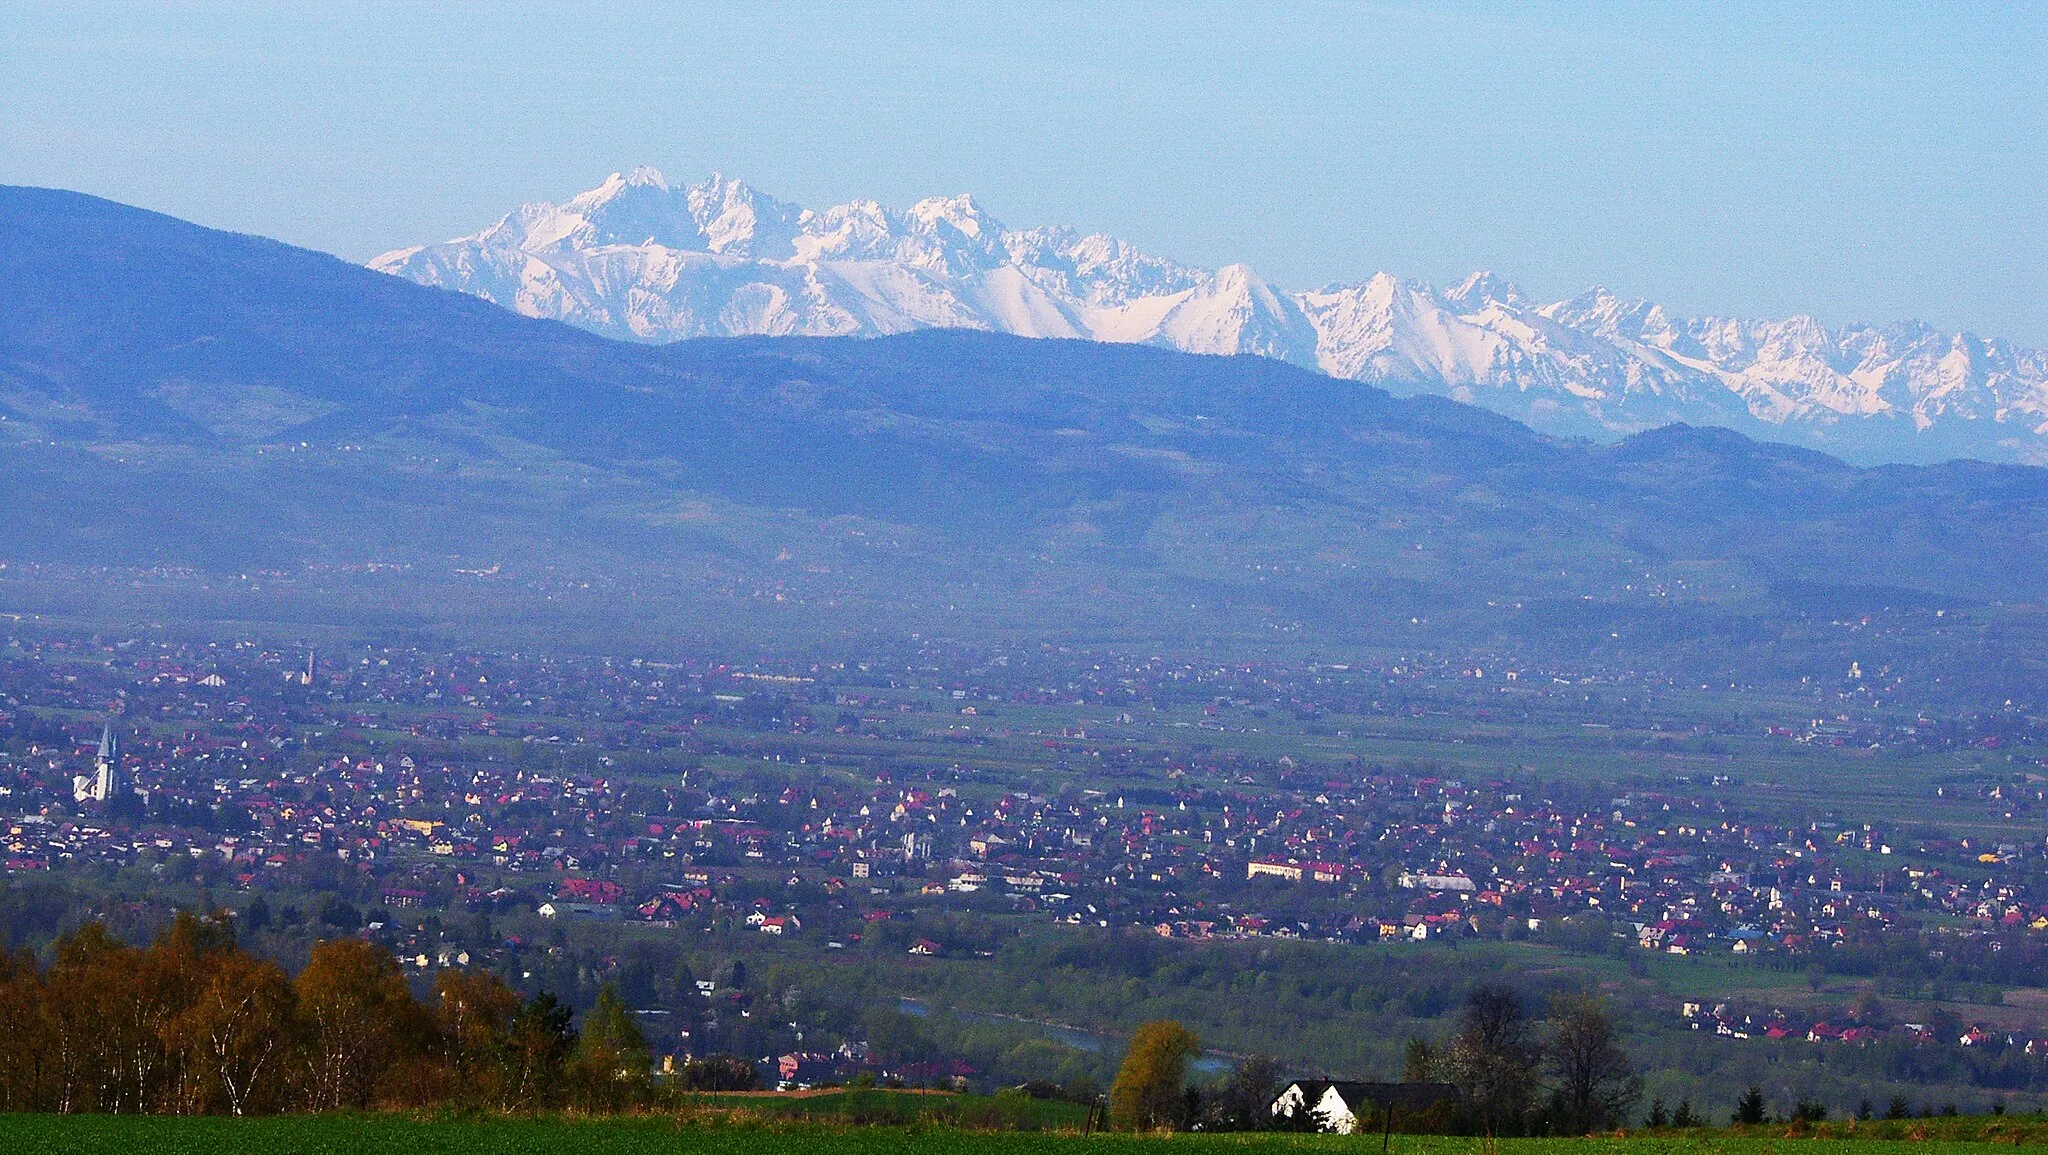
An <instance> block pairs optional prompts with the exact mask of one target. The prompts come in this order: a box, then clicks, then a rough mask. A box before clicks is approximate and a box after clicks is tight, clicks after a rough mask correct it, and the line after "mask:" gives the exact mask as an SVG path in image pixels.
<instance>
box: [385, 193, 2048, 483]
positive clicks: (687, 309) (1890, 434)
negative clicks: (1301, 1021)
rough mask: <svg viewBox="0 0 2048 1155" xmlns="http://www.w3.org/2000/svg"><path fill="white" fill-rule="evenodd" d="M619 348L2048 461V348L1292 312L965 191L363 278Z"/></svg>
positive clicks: (430, 253) (1845, 449)
mask: <svg viewBox="0 0 2048 1155" xmlns="http://www.w3.org/2000/svg"><path fill="white" fill-rule="evenodd" d="M370 267H371V268H373V269H377V270H379V271H382V272H386V273H391V274H394V275H397V276H401V277H406V278H409V279H411V280H414V281H418V282H421V283H423V284H428V285H439V286H442V287H445V288H449V289H455V290H459V291H461V292H465V293H470V294H474V295H476V296H479V297H483V298H485V299H487V300H490V301H494V302H496V303H498V304H500V305H503V306H505V307H507V308H510V309H513V310H516V311H518V312H521V313H525V314H528V315H530V316H535V317H549V318H554V319H557V320H561V321H566V322H568V323H570V324H573V325H578V326H581V327H583V328H586V329H590V330H592V331H595V332H598V333H601V334H604V335H606V336H610V337H618V338H625V339H629V340H636V341H647V342H667V341H675V340H680V339H683V338H687V337H703V336H739V335H749V334H762V335H807V336H876V335H881V334H887V333H899V332H903V331H906V330H910V329H920V328H932V327H960V328H973V329H986V330H996V331H1000V332H1006V333H1014V334H1018V335H1021V336H1028V337H1068V338H1084V339H1091V340H1097V341H1124V342H1139V343H1147V344H1156V345H1164V346H1169V347H1171V348H1175V349H1180V350H1183V351H1186V352H1191V353H1213V354H1257V355H1259V356H1264V357H1273V358H1277V359H1280V360H1283V361H1289V362H1292V363H1294V364H1297V365H1302V366H1306V367H1310V368H1315V369H1320V370H1322V371H1323V372H1325V373H1329V374H1331V375H1332V376H1336V377H1340V378H1348V379H1352V380H1359V381H1368V382H1372V383H1374V384H1377V385H1382V386H1385V387H1388V388H1391V389H1393V390H1395V391H1397V392H1402V393H1413V392H1435V393H1443V394H1447V395H1449V396H1452V397H1455V398H1457V399H1459V400H1461V401H1469V402H1472V403H1474V404H1478V405H1482V406H1485V407H1487V408H1489V409H1493V410H1495V411H1497V412H1501V413H1505V414H1507V415H1508V416H1511V417H1514V418H1517V419H1519V420H1522V421H1526V422H1528V423H1529V424H1531V425H1533V426H1535V427H1537V428H1539V429H1542V430H1545V431H1547V432H1552V433H1558V434H1564V435H1575V436H1591V437H1595V438H1599V439H1611V438H1613V437H1616V436H1619V435H1622V434H1626V433H1630V432H1634V431H1637V430H1641V429H1645V428H1650V427H1653V426H1657V425H1664V424H1668V423H1671V422H1674V421H1684V422H1688V423H1691V424H1695V425H1703V424H1711V425H1727V426H1733V427H1736V428H1740V429H1742V430H1744V431H1745V432H1748V433H1751V434H1752V435H1756V436H1762V437H1767V438H1770V439H1773V440H1780V441H1793V442H1798V443H1803V444H1810V445H1814V446H1817V447H1820V448H1824V449H1827V450H1829V451H1831V452H1835V453H1838V454H1841V455H1842V456H1845V457H1849V458H1852V459H1857V460H1864V461H1870V460H1890V461H1920V460H1936V459H1941V458H1947V457H1954V456H1970V457H1979V458H1984V459H1988V460H2004V461H2026V462H2034V463H2048V353H2044V352H2042V351H2039V350H2030V349H2018V348H2014V347H2013V346H2012V345H2010V344H2008V343H2006V342H2004V341H1998V340H1987V339H1982V338H1979V337H1976V336H1973V335H1971V334H1968V333H1944V332H1940V331H1937V330H1935V329H1934V328H1932V327H1930V326H1928V325H1925V324H1922V323H1919V322H1912V321H1908V322H1903V323H1900V324H1894V325H1884V326H1874V325H1852V326H1844V327H1840V328H1833V329H1831V328H1829V327H1827V326H1824V325H1822V324H1821V323H1820V322H1818V321H1816V320H1814V319H1813V318H1811V317H1792V318H1789V319H1785V320H1777V321H1763V320H1739V319H1730V318H1719V317H1699V318H1686V317H1676V316H1672V315H1670V314H1668V313H1667V312H1666V311H1665V310H1664V309H1663V308H1662V307H1661V306H1657V305H1653V304H1649V303H1647V302H1643V301H1629V300H1623V299H1620V298H1618V297H1616V296H1614V295H1613V294H1611V293H1609V292H1607V291H1606V290H1605V289H1598V288H1596V289H1592V290H1589V291H1587V292H1585V293H1582V294H1580V295H1579V296H1576V297H1572V298H1570V299H1568V300H1564V301H1557V302H1553V303H1548V304H1545V303H1540V302H1536V301H1532V300H1529V299H1528V298H1526V297H1524V296H1523V295H1522V294H1521V293H1520V292H1519V291H1517V290H1516V288H1515V287H1514V286H1513V285H1512V284H1509V283H1507V282H1506V281H1503V280H1501V279H1500V278H1498V277H1495V276H1494V275H1492V274H1490V273H1475V274H1473V275H1472V276H1471V277H1469V278H1467V279H1466V280H1465V281H1464V283H1463V284H1460V285H1458V286H1457V287H1456V288H1453V289H1449V290H1439V289H1435V288H1432V287H1430V286H1429V285H1426V284H1423V283H1420V282H1417V281H1410V280H1404V279H1400V278H1397V277H1394V276H1391V275H1389V274H1386V273H1380V274H1378V275H1376V276H1374V277H1372V278H1371V279H1369V280H1365V281H1361V282H1357V283H1350V284H1338V285H1330V286H1326V287H1323V288H1319V289H1314V290H1310V291H1307V292H1290V291H1287V290H1283V289H1279V288H1276V287H1274V286H1272V285H1270V284H1268V283H1266V282H1265V281H1263V280H1261V279H1260V278H1259V277H1258V276H1257V275H1256V274H1254V273H1253V272H1252V271H1251V269H1249V268H1247V267H1246V266H1244V265H1229V266H1226V267H1224V268H1221V269H1215V270H1210V269H1202V268H1194V267H1190V266H1187V265H1182V264H1178V263H1176V262H1173V261H1171V260H1167V259H1164V258H1161V257H1155V256H1151V255H1148V254H1146V253H1142V252H1139V251H1138V250H1136V249H1135V248H1133V247H1132V246H1130V245H1129V244H1126V243H1125V242H1123V241H1121V240H1118V239H1116V238H1115V237H1109V236H1104V235H1101V234H1086V235H1084V234H1082V233H1080V232H1078V231H1076V230H1074V229H1069V228H1034V229H1023V230H1015V229H1010V228H1008V227H1006V226H1004V225H1003V224H1002V223H1001V222H999V221H997V220H995V219H994V218H993V217H991V216H989V215H988V213H986V212H985V211H983V210H982V208H981V206H980V205H978V204H977V203H976V202H975V201H974V200H973V198H971V197H968V196H954V197H934V198H931V199H929V200H923V201H919V202H918V203H916V204H914V205H912V206H910V207H909V208H908V209H903V210H900V211H899V210H893V209H887V208H884V207H883V206H881V205H879V204H877V203H875V202H873V201H853V202H850V203H848V204H843V205H838V206H835V207H833V208H828V209H824V210H822V211H812V210H809V209H804V208H799V207H798V206H796V205H792V204H788V203H785V202H782V201H778V200H776V199H774V198H773V197H770V196H767V195H764V194H763V193H761V192H759V191H757V190H755V189H753V188H750V187H748V186H747V185H745V184H743V183H741V182H739V181H736V180H728V179H726V178H724V177H721V176H713V177H712V178H711V179H709V180H706V181H703V182H701V183H697V184H692V185H686V186H674V185H670V184H669V183H668V182H667V181H666V180H664V179H663V177H662V175H661V174H660V173H659V172H656V171H655V170H653V169H651V168H640V169H636V170H634V171H633V172H631V173H628V174H624V175H620V174H613V175H612V176H611V177H610V178H608V179H607V180H606V181H605V182H604V183H603V184H601V185H599V186H598V187H597V188H594V189H591V190H590V191H588V192H585V193H582V194H580V195H578V196H575V197H572V198H570V199H569V200H568V201H567V202H565V203H563V204H559V205H555V204H547V203H538V204H529V205H524V206H521V207H520V208H519V209H517V210H515V211H514V212H512V213H510V214H508V215H507V216H506V217H505V218H504V219H502V220H500V221H499V222H498V223H496V224H494V225H492V226H491V227H489V228H487V229H485V230H483V231H482V232H479V233H476V234H474V235H471V236H467V237H461V238H457V239H455V240H452V241H447V242H444V243H441V244H435V245H426V246H421V247H417V248H409V249H400V250H397V251H394V252H390V253H386V254H384V255H383V256H380V257H378V258H376V259H375V260H373V261H371V262H370Z"/></svg>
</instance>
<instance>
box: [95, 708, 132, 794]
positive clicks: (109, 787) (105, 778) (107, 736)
mask: <svg viewBox="0 0 2048 1155" xmlns="http://www.w3.org/2000/svg"><path fill="white" fill-rule="evenodd" d="M125 787H126V783H124V782H123V781H122V780H121V739H120V738H118V737H116V736H115V734H114V724H113V723H112V722H109V723H107V724H106V725H105V726H104V727H103V728H102V729H101V730H100V751H99V755H98V756H97V757H95V758H94V759H93V779H92V800H93V801H94V802H105V801H108V800H109V799H111V798H113V797H114V796H115V795H116V794H119V793H120V792H121V791H122V790H123V789H124V788H125Z"/></svg>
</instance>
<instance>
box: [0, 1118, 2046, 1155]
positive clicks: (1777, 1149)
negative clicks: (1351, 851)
mask: <svg viewBox="0 0 2048 1155" xmlns="http://www.w3.org/2000/svg"><path fill="white" fill-rule="evenodd" d="M1942 1122H1943V1123H1947V1122H1950V1121H1948V1120H1943V1121H1942ZM1997 1127H1998V1125H1992V1126H1991V1127H1983V1126H1971V1127H1970V1128H1968V1129H1967V1130H1954V1129H1949V1128H1944V1127H1940V1126H1934V1127H1928V1126H1924V1125H1917V1124H1912V1125H1906V1126H1904V1127H1900V1128H1890V1127H1887V1126H1886V1125H1882V1124H1880V1125H1876V1126H1870V1125H1866V1126H1865V1128H1864V1129H1863V1135H1864V1136H1865V1137H1863V1138H1847V1137H1843V1136H1842V1135H1841V1133H1840V1129H1839V1128H1835V1129H1832V1130H1831V1131H1829V1130H1824V1131H1823V1132H1822V1134H1823V1135H1830V1134H1831V1135H1832V1136H1833V1137H1808V1138H1792V1137H1787V1136H1784V1135H1782V1134H1778V1135H1754V1134H1753V1135H1728V1134H1722V1133H1701V1134H1698V1135H1693V1136H1683V1137H1680V1136H1665V1135H1658V1136H1634V1137H1627V1138H1614V1137H1602V1138H1590V1139H1505V1140H1501V1141H1499V1142H1498V1143H1497V1144H1493V1145H1492V1146H1493V1147H1494V1148H1496V1149H1497V1150H1498V1152H1499V1153H1500V1155H1565V1153H1566V1152H1570V1153H1571V1155H1665V1153H1666V1152H1670V1153H1672V1155H1676V1153H1678V1152H1720V1153H1726V1155H1791V1153H1794V1152H1797V1153H1801V1155H1805V1153H1811V1155H1831V1153H1833V1152H1839V1151H1845V1150H1848V1149H1851V1148H1857V1149H1864V1150H1867V1149H1868V1148H1869V1147H1870V1145H1871V1144H1872V1143H1885V1142H1898V1141H1901V1140H1910V1139H1911V1138H1912V1137H1913V1136H1915V1135H1927V1136H1929V1137H1928V1138H1926V1139H1924V1140H1922V1141H1919V1142H1913V1143H1911V1148H1912V1150H1914V1151H1916V1152H1926V1153H1927V1155H1936V1152H1938V1151H1939V1152H1948V1151H1956V1152H1976V1151H1982V1152H1987V1153H1988V1152H1989V1151H1991V1149H1992V1148H1993V1147H1995V1146H2007V1147H2010V1146H2012V1145H2014V1143H2015V1141H2016V1140H2021V1139H2023V1140H2025V1141H2027V1142H2030V1143H2040V1142H2044V1141H2048V1128H2044V1127H2042V1125H2041V1124H2040V1121H2039V1120H2031V1121H2028V1122H2026V1123H2024V1124H2023V1123H2021V1122H2020V1121H2018V1120H2014V1121H2012V1122H2011V1123H2009V1124H2006V1125H2005V1127H2004V1129H2003V1130H2000V1129H1997ZM1950 1134H1973V1135H1977V1136H1980V1138H1978V1139H1976V1140H1973V1141H1966V1140H1962V1139H1956V1138H1945V1137H1943V1136H1944V1135H1950ZM1886 1136H1893V1137H1894V1138H1892V1139H1889V1140H1888V1139H1887V1138H1885V1137H1886ZM1379 1143H1380V1137H1379V1136H1376V1135H1373V1136H1357V1137H1352V1136H1339V1135H1295V1134H1234V1135H1174V1136H1133V1135H1107V1134H1095V1135H1091V1136H1088V1137H1086V1138H1083V1137H1082V1136H1080V1135H1078V1134H1076V1133H1074V1132H1051V1131H1038V1132H1016V1131H976V1130H961V1129H956V1128H952V1127H944V1126H921V1127H920V1126H911V1127H846V1126H830V1125H825V1124H819V1123H790V1122H776V1121H772V1120H755V1121H750V1122H732V1121H730V1120H729V1119H725V1118H719V1119H717V1120H715V1121H705V1120H704V1119H702V1118H693V1119H687V1120H678V1119H674V1118H668V1117H660V1116H649V1117H640V1118H632V1119H604V1120H564V1119H493V1120H481V1121H471V1120H455V1121H428V1120H422V1119H413V1118H407V1117H402V1116H390V1115H367V1116H332V1115H325V1116H323V1115H296V1116H283V1117H271V1118H262V1119H228V1118H217V1117H216V1118H193V1117H164V1116H154V1117H152V1116H109V1115H72V1116H60V1115H0V1151H6V1152H9V1153H10V1155H106V1153H108V1152H127V1151H136V1152H148V1153H150V1155H564V1153H565V1152H574V1153H575V1155H657V1153H659V1155H671V1153H672V1155H699V1153H702V1155H820V1152H821V1151H823V1150H831V1151H834V1152H848V1153H850V1155H884V1153H887V1155H897V1153H902V1155H1054V1153H1060V1155H1067V1153H1073V1152H1077V1151H1078V1150H1080V1149H1083V1148H1086V1149H1088V1150H1090V1151H1092V1152H1094V1153H1096V1155H1127V1153H1130V1152H1135V1151H1153V1152H1156V1151H1158V1150H1159V1149H1160V1147H1161V1146H1162V1145H1170V1146H1172V1147H1176V1148H1180V1149H1183V1150H1184V1151H1188V1152H1189V1155H1199V1153H1205V1152H1214V1153H1215V1155H1226V1153H1233V1152H1240V1151H1243V1152H1271V1153H1273V1155H1282V1153H1288V1152H1303V1153H1306V1155H1318V1153H1331V1155H1335V1153H1337V1152H1364V1151H1370V1150H1372V1149H1374V1148H1376V1147H1378V1146H1379ZM1488 1146H1489V1145H1488V1144H1487V1143H1486V1142H1485V1141H1484V1140H1481V1139H1474V1138H1454V1137H1447V1136H1434V1135H1427V1136H1425V1135H1395V1136H1393V1137H1392V1149H1393V1151H1395V1152H1396V1153H1398V1155H1467V1153H1470V1155H1480V1153H1481V1152H1484V1151H1486V1150H1487V1149H1488Z"/></svg>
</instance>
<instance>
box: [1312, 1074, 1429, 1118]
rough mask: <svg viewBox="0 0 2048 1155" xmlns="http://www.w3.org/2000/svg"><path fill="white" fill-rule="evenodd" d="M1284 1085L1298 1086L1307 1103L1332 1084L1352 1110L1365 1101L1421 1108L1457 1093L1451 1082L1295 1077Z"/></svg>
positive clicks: (1413, 1108)
mask: <svg viewBox="0 0 2048 1155" xmlns="http://www.w3.org/2000/svg"><path fill="white" fill-rule="evenodd" d="M1288 1086H1289V1087H1300V1088H1301V1094H1302V1099H1303V1101H1304V1102H1307V1103H1311V1104H1313V1103H1314V1102H1315V1101H1316V1100H1317V1099H1320V1098H1322V1097H1323V1094H1324V1092H1326V1091H1328V1090H1329V1089H1330V1088H1332V1087H1335V1088H1336V1089H1337V1095H1338V1097H1339V1098H1341V1099H1343V1100H1344V1104H1345V1105H1346V1106H1348V1107H1350V1108H1351V1109H1352V1110H1353V1111H1357V1110H1358V1109H1359V1108H1360V1107H1362V1106H1364V1105H1365V1104H1367V1103H1371V1104H1372V1105H1373V1106H1374V1107H1377V1108H1385V1107H1386V1106H1388V1105H1389V1104H1391V1105H1393V1106H1394V1107H1395V1108H1397V1109H1399V1110H1402V1111H1422V1110H1427V1109H1428V1108H1430V1107H1433V1106H1435V1105H1436V1104H1438V1103H1442V1102H1445V1101H1447V1100H1452V1099H1456V1098H1458V1097H1459V1096H1458V1088H1457V1087H1456V1086H1455V1085H1454V1084H1451V1083H1361V1082H1354V1081H1351V1080H1348V1079H1297V1080H1296V1081H1294V1082H1293V1083H1290V1084H1288ZM1282 1093H1283V1094H1284V1093H1285V1092H1284V1091H1283V1092H1282Z"/></svg>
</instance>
